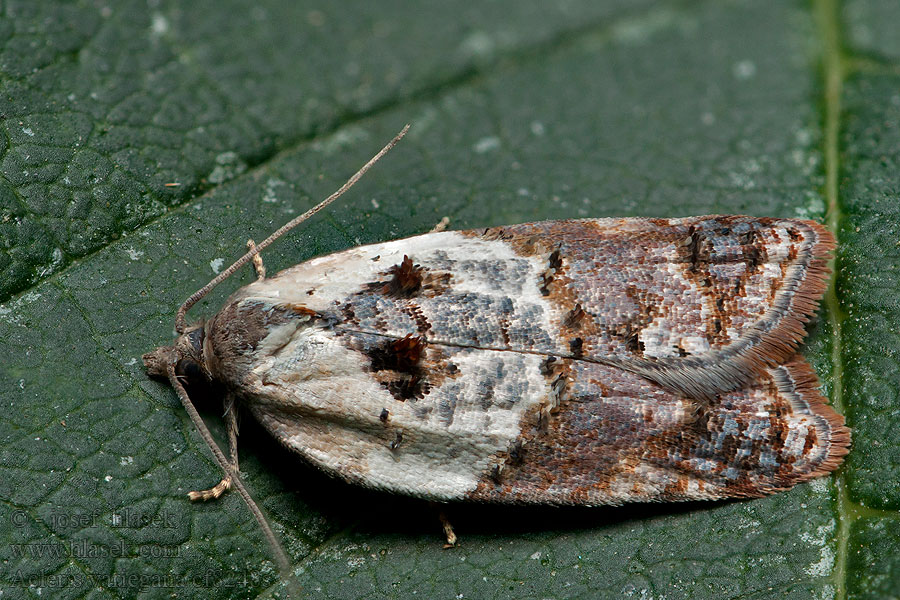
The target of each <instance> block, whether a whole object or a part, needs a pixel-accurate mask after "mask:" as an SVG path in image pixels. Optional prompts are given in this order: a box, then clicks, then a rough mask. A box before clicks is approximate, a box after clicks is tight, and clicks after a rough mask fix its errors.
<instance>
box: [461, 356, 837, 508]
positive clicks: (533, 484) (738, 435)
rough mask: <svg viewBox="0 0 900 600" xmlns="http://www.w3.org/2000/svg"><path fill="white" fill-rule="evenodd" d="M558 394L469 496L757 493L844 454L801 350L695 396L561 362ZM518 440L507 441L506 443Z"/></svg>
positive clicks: (615, 500)
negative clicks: (702, 403) (745, 378)
mask: <svg viewBox="0 0 900 600" xmlns="http://www.w3.org/2000/svg"><path fill="white" fill-rule="evenodd" d="M558 362H561V363H563V364H558V365H556V366H555V367H554V372H553V373H546V376H547V377H558V375H555V373H559V372H566V373H567V374H568V376H569V378H570V380H571V382H570V384H569V386H568V391H567V393H566V397H565V399H563V400H562V401H561V402H560V404H559V405H558V406H557V407H555V408H553V409H551V410H550V411H549V415H538V414H534V415H532V416H531V417H530V418H529V419H527V420H526V421H527V423H526V424H525V425H524V426H523V432H522V435H521V436H520V438H519V439H518V440H517V441H516V443H515V444H513V445H512V446H511V450H510V451H507V452H504V453H500V454H499V455H498V456H497V457H496V463H495V468H492V469H491V470H489V471H488V472H486V473H485V474H484V476H483V477H482V480H481V483H480V484H479V486H478V488H477V489H476V490H475V491H474V492H472V493H471V494H470V495H469V498H470V499H473V500H483V501H494V502H518V503H542V504H546V503H554V504H586V505H592V504H594V505H599V504H620V503H622V502H633V501H679V500H698V499H718V498H740V497H756V496H764V495H766V494H770V493H773V492H776V491H780V490H783V489H787V488H789V487H791V486H793V485H795V484H797V483H799V482H801V481H805V480H807V479H810V478H813V477H818V476H820V475H823V474H825V473H828V472H830V471H832V470H833V469H834V468H835V467H836V466H837V465H838V464H840V461H841V459H842V457H843V456H844V455H845V454H846V453H847V447H848V445H849V442H850V437H849V431H848V430H847V428H846V427H844V425H843V418H842V417H840V416H839V415H838V414H836V413H835V412H834V411H833V410H832V409H831V407H829V406H828V405H826V404H825V400H824V398H822V396H821V395H819V393H818V392H817V391H816V389H815V386H816V378H815V374H814V373H813V372H812V370H811V369H810V368H809V366H808V365H807V364H806V363H805V362H803V360H802V358H800V357H795V359H794V360H792V361H791V362H789V363H787V364H785V365H782V366H779V367H775V368H772V369H768V370H767V373H766V375H765V376H763V377H761V378H760V379H759V380H757V381H755V382H754V383H753V384H751V385H749V386H747V387H745V388H743V389H741V390H736V391H732V392H729V393H727V394H725V395H723V396H722V397H721V398H720V399H719V401H718V402H716V403H715V405H713V406H711V407H709V409H708V410H707V411H705V412H704V413H702V414H701V415H700V416H699V418H693V417H691V416H690V411H691V403H690V401H689V400H687V399H685V398H684V397H682V396H680V395H678V394H675V393H672V392H670V391H668V390H666V389H664V388H662V387H659V386H654V385H648V383H647V382H646V381H645V380H643V379H642V378H641V377H639V376H637V375H635V374H633V373H629V372H626V371H622V370H621V369H616V368H611V367H607V366H604V365H597V364H592V363H586V362H583V361H571V360H568V359H567V360H564V361H558ZM513 450H514V451H513Z"/></svg>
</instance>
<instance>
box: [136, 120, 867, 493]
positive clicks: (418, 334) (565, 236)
mask: <svg viewBox="0 0 900 600" xmlns="http://www.w3.org/2000/svg"><path fill="white" fill-rule="evenodd" d="M401 135H402V133H401ZM396 139H399V136H398V138H396ZM396 139H395V140H394V141H393V142H392V143H391V144H389V145H388V146H387V147H386V148H385V150H383V151H382V153H383V152H385V151H386V150H387V149H388V148H389V147H390V146H391V145H392V144H393V143H396ZM376 159H377V157H376ZM374 160H375V159H373V161H374ZM370 164H371V162H370ZM367 167H368V165H367ZM367 167H366V168H367ZM364 170H365V169H364ZM358 175H359V174H357V176H355V177H357V178H358ZM352 181H354V180H351V182H349V183H350V184H352ZM346 187H348V186H347V185H345V188H342V189H346ZM339 193H340V192H339ZM314 210H317V209H314ZM267 242H268V240H267V241H266V243H267ZM262 246H263V244H260V247H262ZM833 248H834V240H833V238H832V236H831V234H830V233H829V232H828V231H827V230H825V228H823V227H822V226H821V225H819V224H817V223H815V222H812V221H805V220H795V219H775V218H755V217H747V216H715V215H714V216H701V217H691V218H680V219H644V218H620V219H608V218H607V219H582V220H566V221H546V222H539V223H526V224H522V225H512V226H504V227H493V228H488V229H482V230H473V231H442V232H435V233H429V234H425V235H419V236H415V237H411V238H407V239H403V240H397V241H390V242H384V243H378V244H372V245H368V246H361V247H357V248H352V249H349V250H345V251H343V252H338V253H335V254H331V255H328V256H323V257H319V258H314V259H312V260H310V261H307V262H304V263H302V264H299V265H296V266H294V267H291V268H289V269H286V270H284V271H282V272H280V273H278V274H277V275H274V276H272V277H265V278H260V279H259V280H258V281H256V282H254V283H251V284H250V285H247V286H245V287H243V288H241V289H239V290H238V291H237V292H235V293H234V294H233V295H232V296H231V297H230V298H229V299H228V300H227V301H226V303H225V305H224V307H222V309H221V310H220V311H219V312H218V313H216V314H215V316H213V317H212V318H211V319H209V320H208V321H206V322H205V323H201V324H196V325H192V326H186V324H185V322H184V312H185V311H186V310H187V308H189V307H190V305H191V304H193V302H191V301H189V302H188V303H186V307H187V308H185V307H183V309H182V310H181V311H179V315H178V317H179V318H178V326H177V330H178V331H179V333H180V337H179V338H178V339H177V340H176V341H175V344H174V345H173V346H170V347H161V348H159V349H157V350H156V351H154V352H152V353H150V354H147V355H146V356H145V357H144V362H145V364H146V365H147V367H148V370H149V371H150V373H151V374H154V375H168V376H169V378H170V380H171V381H172V384H173V386H175V387H176V390H179V395H181V396H182V400H185V399H186V394H183V387H182V386H181V384H180V382H179V381H178V376H181V375H185V376H188V377H192V376H194V377H204V378H207V379H211V380H215V381H217V382H219V383H220V384H221V385H222V386H223V387H224V388H225V389H227V390H228V394H229V397H230V398H234V399H236V401H237V402H238V403H239V404H240V405H241V406H242V407H244V408H245V409H246V410H248V411H249V412H250V413H251V414H252V415H253V416H254V417H255V418H256V419H257V420H258V421H259V422H260V423H261V424H262V426H263V427H264V428H265V429H267V430H268V431H269V432H271V434H272V435H273V436H275V438H276V439H277V440H278V441H280V442H281V443H282V444H284V445H285V446H286V447H288V448H290V449H291V450H293V451H295V452H297V453H298V454H300V455H301V456H303V457H304V458H305V459H306V460H308V461H309V462H311V463H312V464H314V465H316V466H318V467H320V468H321V469H323V470H325V471H326V472H328V473H330V474H332V475H335V476H337V477H340V478H342V479H344V480H346V481H348V482H351V483H355V484H359V485H362V486H366V487H369V488H376V489H380V490H385V491H389V492H395V493H402V494H408V495H411V496H417V497H421V498H427V499H431V500H436V501H442V502H443V501H450V500H474V501H486V502H497V503H514V504H550V505H609V504H621V503H625V502H636V501H661V502H667V501H682V500H700V499H721V498H746V497H757V496H764V495H766V494H770V493H772V492H776V491H780V490H785V489H787V488H790V487H792V486H793V485H795V484H797V483H799V482H801V481H805V480H807V479H810V478H813V477H818V476H820V475H824V474H826V473H828V472H830V471H832V470H834V469H835V468H836V467H837V466H838V465H839V464H840V462H841V460H842V457H843V456H844V455H845V454H846V453H847V451H848V446H849V443H850V433H849V430H848V429H847V428H846V427H845V426H844V423H843V418H842V417H841V416H840V415H838V414H837V413H836V412H835V411H834V410H832V408H831V407H830V406H828V405H827V404H826V401H825V399H824V398H823V397H822V396H821V395H820V393H819V392H818V391H817V386H818V382H817V379H816V375H815V374H814V372H813V370H812V369H811V368H810V366H809V365H808V364H807V363H806V362H805V360H804V359H803V358H802V357H801V356H800V355H799V354H798V353H797V350H798V346H799V344H800V342H801V341H802V339H803V337H804V335H805V330H804V325H805V324H806V322H807V321H808V320H809V319H810V318H811V317H812V315H813V314H814V312H815V311H816V308H817V305H818V302H819V299H820V298H821V296H822V294H823V292H824V290H825V288H826V285H827V279H828V275H829V269H828V266H827V261H828V258H829V253H830V251H831V250H832V249H833ZM257 251H258V249H254V250H253V251H251V252H249V253H248V254H247V255H245V256H244V257H243V258H242V259H241V260H242V261H243V262H240V261H239V263H236V265H237V266H240V264H244V263H246V262H247V261H248V260H249V258H248V257H252V256H254V255H255V253H256V252H257ZM234 268H236V267H234ZM232 272H233V269H232ZM227 274H228V273H227V272H226V274H225V275H227ZM214 283H217V282H214ZM205 289H206V288H204V290H205ZM201 292H203V290H201ZM198 294H199V293H198ZM196 296H197V294H195V296H194V297H196ZM194 297H192V298H194ZM194 301H195V300H194ZM188 404H190V402H189V400H188V401H187V402H186V405H188ZM191 409H192V407H191ZM189 410H190V409H189ZM229 412H230V413H231V414H233V411H229ZM199 426H200V427H202V422H201V423H200V425H199ZM209 441H210V442H211V440H209ZM232 443H234V439H233V437H232ZM213 446H215V445H214V444H213ZM214 452H216V453H217V459H218V460H219V462H220V464H221V465H222V467H223V469H225V472H226V478H225V480H223V483H222V484H220V486H218V487H219V489H218V490H216V489H215V488H214V490H213V491H209V492H206V493H202V494H200V497H204V496H203V494H206V495H207V496H215V495H217V494H218V493H221V491H223V490H224V489H225V488H226V487H227V486H228V485H229V484H230V483H231V482H235V483H239V481H240V480H239V479H237V470H236V468H234V467H235V465H236V455H235V454H234V451H233V454H232V457H233V459H232V461H231V462H229V461H227V460H226V459H225V458H224V455H222V453H221V452H219V451H218V449H217V448H215V449H214ZM241 489H242V488H241ZM242 493H244V492H242Z"/></svg>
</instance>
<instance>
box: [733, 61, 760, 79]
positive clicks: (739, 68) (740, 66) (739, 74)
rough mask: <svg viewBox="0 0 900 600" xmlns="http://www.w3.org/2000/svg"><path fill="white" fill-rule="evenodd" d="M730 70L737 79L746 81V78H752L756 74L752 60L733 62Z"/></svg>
mask: <svg viewBox="0 0 900 600" xmlns="http://www.w3.org/2000/svg"><path fill="white" fill-rule="evenodd" d="M732 72H733V73H734V76H735V78H736V79H738V80H739V81H746V80H748V79H753V77H754V76H755V75H756V63H754V62H753V61H752V60H742V61H740V62H738V63H735V65H734V67H733V68H732Z"/></svg>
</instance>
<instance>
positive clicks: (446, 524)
mask: <svg viewBox="0 0 900 600" xmlns="http://www.w3.org/2000/svg"><path fill="white" fill-rule="evenodd" d="M430 504H431V505H432V506H433V507H434V508H436V509H437V511H438V519H439V520H440V521H441V529H443V530H444V539H446V540H447V542H446V543H445V544H444V549H445V550H446V549H447V548H455V547H456V542H457V541H458V538H457V537H456V532H455V531H453V525H451V524H450V519H448V518H447V515H446V514H445V513H444V509H443V508H441V507H440V505H438V504H437V503H435V502H431V503H430Z"/></svg>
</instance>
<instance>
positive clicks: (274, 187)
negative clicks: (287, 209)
mask: <svg viewBox="0 0 900 600" xmlns="http://www.w3.org/2000/svg"><path fill="white" fill-rule="evenodd" d="M286 186H287V183H285V182H284V181H282V180H280V179H276V178H274V177H270V178H269V179H268V180H267V181H266V189H265V191H264V192H263V197H262V201H263V202H267V203H270V204H274V203H276V202H278V190H279V189H280V188H283V187H286Z"/></svg>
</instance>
